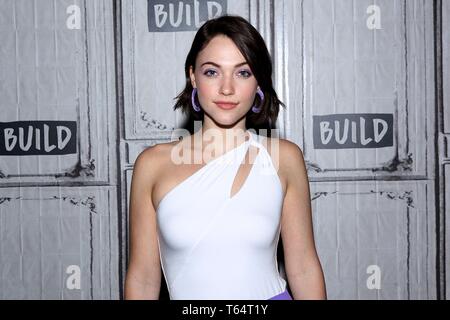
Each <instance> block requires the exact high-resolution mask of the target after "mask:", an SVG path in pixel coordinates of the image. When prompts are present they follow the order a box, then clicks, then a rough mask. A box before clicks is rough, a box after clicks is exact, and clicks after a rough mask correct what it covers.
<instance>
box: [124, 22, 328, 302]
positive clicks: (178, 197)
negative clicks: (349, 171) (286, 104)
mask: <svg viewBox="0 0 450 320" xmlns="http://www.w3.org/2000/svg"><path fill="white" fill-rule="evenodd" d="M185 72H186V80H187V81H186V87H185V89H184V90H183V92H181V93H180V95H178V96H177V98H178V100H177V103H176V105H175V109H177V108H182V110H183V111H184V112H185V113H188V114H189V115H190V116H191V118H194V119H196V120H200V121H202V128H201V130H198V131H197V132H195V133H193V134H191V135H188V136H187V137H185V138H184V139H182V140H181V141H174V142H170V143H164V144H158V145H155V146H152V147H149V148H147V149H146V150H144V151H143V152H142V153H141V154H140V155H139V157H138V158H137V160H136V162H135V165H134V171H133V178H132V185H131V198H130V234H131V237H130V243H131V245H130V262H129V268H128V271H127V276H126V282H125V298H126V299H158V298H159V293H160V285H161V278H162V274H161V271H160V270H161V267H162V270H163V275H164V276H165V280H166V281H167V285H168V289H169V295H170V298H171V299H258V300H259V299H276V300H279V299H284V300H290V299H292V298H294V299H325V298H326V293H325V283H324V278H323V272H322V268H321V265H320V262H319V259H318V256H317V253H316V249H315V244H314V237H313V228H312V219H311V202H310V193H309V182H308V177H307V172H306V168H305V163H304V159H303V155H302V152H301V150H300V148H299V147H298V146H297V145H296V144H294V143H292V142H289V141H287V140H284V139H275V138H269V137H263V136H260V135H258V134H256V133H252V131H251V130H249V129H250V128H262V127H264V126H265V125H267V124H269V125H270V126H271V125H272V124H273V123H274V122H275V120H276V119H277V116H278V111H279V105H280V104H281V105H283V104H282V102H281V101H279V100H278V98H277V95H276V93H275V90H274V89H273V86H272V80H271V74H272V65H271V59H270V55H269V53H268V50H267V48H266V45H265V43H264V40H263V38H262V37H261V35H260V34H259V33H258V31H257V30H256V29H255V28H254V27H253V26H252V25H251V24H250V23H248V22H247V21H246V20H245V19H243V18H241V17H238V16H222V17H219V18H216V19H212V20H209V21H207V22H206V23H205V24H204V25H203V26H202V27H201V28H200V29H199V30H198V32H197V34H196V36H195V38H194V42H193V44H192V47H191V50H190V52H189V54H188V56H187V59H186V64H185ZM230 136H232V137H234V138H237V140H238V143H235V141H234V139H230V138H229V137H230ZM211 138H214V139H211ZM230 140H231V141H230ZM208 142H209V143H208ZM211 150H212V151H213V152H211ZM208 151H210V153H208ZM181 154H182V155H183V156H182V158H183V159H184V160H186V159H187V161H181V162H180V161H179V160H180V155H181ZM211 154H214V156H208V155H211ZM196 159H197V160H198V159H200V161H196ZM193 163H194V164H193ZM277 168H278V169H277ZM280 235H281V238H282V240H283V251H284V260H285V271H286V276H287V283H286V281H285V279H283V278H282V277H281V276H280V275H279V273H278V266H277V259H276V257H277V256H276V250H277V244H278V241H279V237H280ZM288 288H289V289H290V291H291V294H290V293H289V291H288Z"/></svg>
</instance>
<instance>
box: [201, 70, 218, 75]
mask: <svg viewBox="0 0 450 320" xmlns="http://www.w3.org/2000/svg"><path fill="white" fill-rule="evenodd" d="M211 72H216V71H214V70H206V71H205V73H204V75H205V76H208V77H210V76H211Z"/></svg>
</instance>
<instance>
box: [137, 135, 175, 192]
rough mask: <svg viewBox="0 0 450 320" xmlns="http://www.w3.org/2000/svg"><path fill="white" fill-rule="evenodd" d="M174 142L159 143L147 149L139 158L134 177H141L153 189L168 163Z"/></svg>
mask: <svg viewBox="0 0 450 320" xmlns="http://www.w3.org/2000/svg"><path fill="white" fill-rule="evenodd" d="M173 143H174V142H167V143H158V144H155V145H153V146H150V147H147V148H145V149H144V150H143V151H141V153H140V154H139V155H138V156H137V158H136V161H135V162H134V167H133V176H134V177H136V176H139V177H140V178H141V179H139V180H141V181H145V182H146V185H147V187H149V188H150V189H151V187H152V185H153V182H154V181H156V180H157V179H158V175H159V172H160V169H161V168H162V166H163V164H164V163H166V162H167V161H166V157H167V156H168V154H170V150H171V148H172V145H173Z"/></svg>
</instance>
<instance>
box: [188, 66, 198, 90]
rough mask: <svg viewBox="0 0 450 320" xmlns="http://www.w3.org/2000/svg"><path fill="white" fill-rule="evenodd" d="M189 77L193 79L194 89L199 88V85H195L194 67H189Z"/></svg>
mask: <svg viewBox="0 0 450 320" xmlns="http://www.w3.org/2000/svg"><path fill="white" fill-rule="evenodd" d="M189 77H190V78H191V85H192V87H193V88H197V85H196V84H195V74H194V70H193V68H192V66H190V67H189Z"/></svg>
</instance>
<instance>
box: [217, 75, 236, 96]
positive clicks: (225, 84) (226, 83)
mask: <svg viewBox="0 0 450 320" xmlns="http://www.w3.org/2000/svg"><path fill="white" fill-rule="evenodd" d="M220 93H222V94H224V95H230V94H233V93H234V85H233V78H232V77H230V76H225V77H224V78H223V81H222V84H221V86H220Z"/></svg>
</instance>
